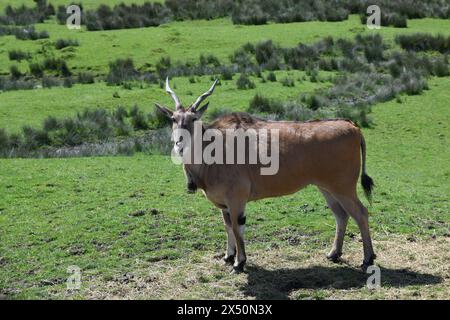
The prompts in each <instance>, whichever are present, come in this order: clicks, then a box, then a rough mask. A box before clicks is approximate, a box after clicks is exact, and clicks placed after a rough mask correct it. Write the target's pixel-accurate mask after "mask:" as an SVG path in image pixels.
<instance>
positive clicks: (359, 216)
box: [336, 195, 376, 270]
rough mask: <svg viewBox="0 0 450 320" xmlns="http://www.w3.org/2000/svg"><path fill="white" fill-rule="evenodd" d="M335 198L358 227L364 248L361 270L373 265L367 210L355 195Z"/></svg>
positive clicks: (373, 256) (373, 255)
mask: <svg viewBox="0 0 450 320" xmlns="http://www.w3.org/2000/svg"><path fill="white" fill-rule="evenodd" d="M336 198H337V199H338V201H339V203H340V204H341V206H342V208H344V210H345V211H346V212H347V213H348V214H349V215H350V216H351V217H352V218H353V219H354V220H355V221H356V224H357V225H358V227H359V231H360V232H361V238H362V241H363V248H364V260H363V264H362V266H361V267H362V269H363V270H366V269H367V267H368V266H371V265H373V263H374V260H375V258H376V255H375V253H374V252H373V246H372V239H371V237H370V230H369V212H368V210H367V208H366V207H365V206H364V205H363V204H362V203H361V201H360V200H359V199H358V197H357V196H356V195H354V196H352V197H345V196H336Z"/></svg>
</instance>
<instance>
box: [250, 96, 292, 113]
mask: <svg viewBox="0 0 450 320" xmlns="http://www.w3.org/2000/svg"><path fill="white" fill-rule="evenodd" d="M247 110H248V112H250V113H268V114H280V113H282V112H283V107H282V105H281V103H279V102H277V101H275V100H270V99H269V98H266V97H263V96H261V95H259V94H257V95H255V96H254V97H253V99H252V100H250V103H249V106H248V109H247Z"/></svg>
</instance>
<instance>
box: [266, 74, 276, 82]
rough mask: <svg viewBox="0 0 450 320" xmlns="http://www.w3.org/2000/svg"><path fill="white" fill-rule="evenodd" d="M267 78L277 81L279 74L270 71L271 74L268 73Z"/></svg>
mask: <svg viewBox="0 0 450 320" xmlns="http://www.w3.org/2000/svg"><path fill="white" fill-rule="evenodd" d="M267 80H268V81H270V82H277V76H276V75H275V73H274V72H269V74H268V75H267Z"/></svg>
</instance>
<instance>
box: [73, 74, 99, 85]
mask: <svg viewBox="0 0 450 320" xmlns="http://www.w3.org/2000/svg"><path fill="white" fill-rule="evenodd" d="M77 82H78V83H82V84H89V83H94V82H95V79H94V75H93V74H92V73H89V72H80V73H78V75H77Z"/></svg>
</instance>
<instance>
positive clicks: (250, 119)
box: [206, 112, 266, 130]
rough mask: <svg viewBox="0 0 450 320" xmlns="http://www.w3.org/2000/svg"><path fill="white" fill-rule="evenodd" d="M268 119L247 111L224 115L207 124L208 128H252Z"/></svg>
mask: <svg viewBox="0 0 450 320" xmlns="http://www.w3.org/2000/svg"><path fill="white" fill-rule="evenodd" d="M265 122H266V121H265V120H263V119H260V118H257V117H255V116H252V115H250V114H248V113H246V112H233V113H230V114H226V115H223V116H221V117H219V118H217V119H216V120H214V121H213V122H212V123H210V124H209V125H207V126H206V129H219V130H221V129H241V128H242V129H250V128H257V127H259V126H260V125H261V124H263V123H265Z"/></svg>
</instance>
